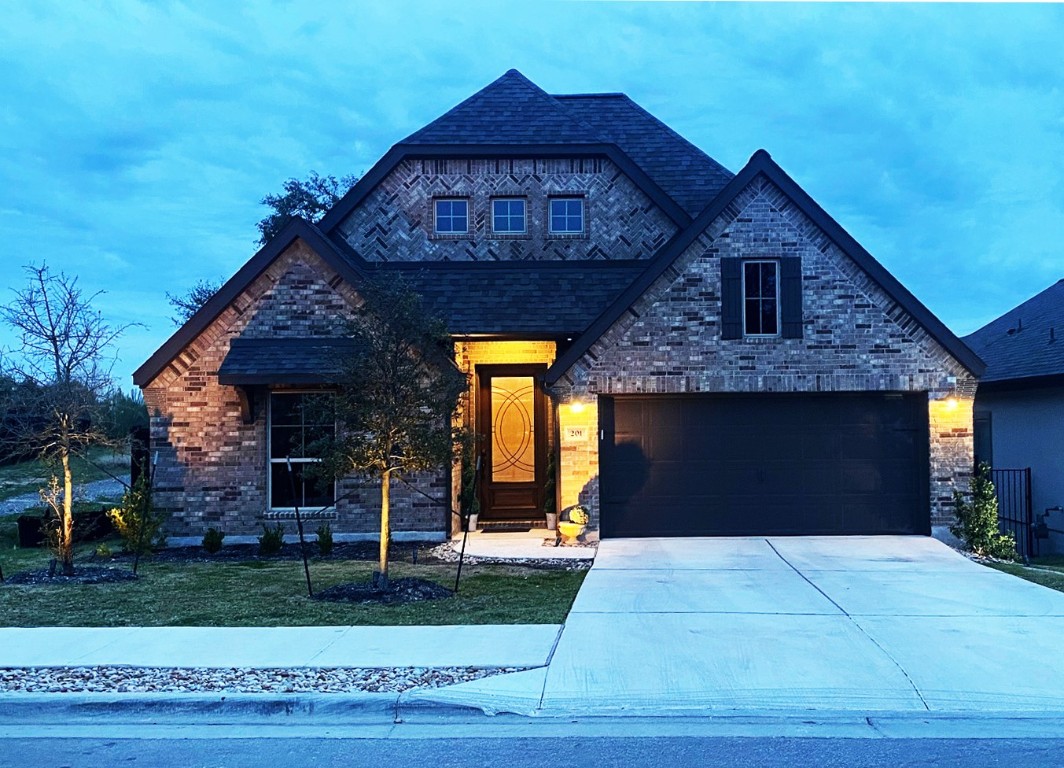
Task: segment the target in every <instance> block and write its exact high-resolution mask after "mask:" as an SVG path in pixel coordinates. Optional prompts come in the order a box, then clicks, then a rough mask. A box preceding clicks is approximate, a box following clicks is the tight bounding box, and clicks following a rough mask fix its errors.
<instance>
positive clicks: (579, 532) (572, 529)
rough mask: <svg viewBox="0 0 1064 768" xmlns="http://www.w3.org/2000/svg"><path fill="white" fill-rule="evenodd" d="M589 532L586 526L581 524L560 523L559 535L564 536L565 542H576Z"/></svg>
mask: <svg viewBox="0 0 1064 768" xmlns="http://www.w3.org/2000/svg"><path fill="white" fill-rule="evenodd" d="M586 530H587V526H586V525H580V524H579V523H570V522H561V523H558V533H560V534H561V535H562V538H563V539H565V541H575V540H576V539H578V538H579V537H581V536H583V535H584V531H586Z"/></svg>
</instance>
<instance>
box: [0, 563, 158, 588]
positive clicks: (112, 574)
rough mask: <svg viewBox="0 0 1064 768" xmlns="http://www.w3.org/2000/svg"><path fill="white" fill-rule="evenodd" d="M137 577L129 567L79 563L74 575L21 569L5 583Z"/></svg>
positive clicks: (97, 581)
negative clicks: (49, 573) (102, 566)
mask: <svg viewBox="0 0 1064 768" xmlns="http://www.w3.org/2000/svg"><path fill="white" fill-rule="evenodd" d="M136 579H137V577H136V576H135V575H134V574H133V571H131V570H129V569H128V568H101V567H99V566H95V565H77V566H75V568H74V575H73V576H64V575H63V574H61V573H59V572H58V571H56V574H55V575H54V576H49V575H48V569H47V568H42V569H40V570H37V571H20V572H19V573H15V574H12V575H11V576H8V577H7V579H6V580H5V582H4V583H5V584H16V585H24V586H25V585H29V586H36V585H42V584H115V583H118V582H120V581H136Z"/></svg>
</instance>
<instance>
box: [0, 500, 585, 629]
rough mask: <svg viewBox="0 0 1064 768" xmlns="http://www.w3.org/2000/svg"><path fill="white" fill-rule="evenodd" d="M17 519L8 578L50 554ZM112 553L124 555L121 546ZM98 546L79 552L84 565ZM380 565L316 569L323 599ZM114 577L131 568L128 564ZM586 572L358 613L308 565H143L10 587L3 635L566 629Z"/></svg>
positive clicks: (0, 526) (3, 550)
mask: <svg viewBox="0 0 1064 768" xmlns="http://www.w3.org/2000/svg"><path fill="white" fill-rule="evenodd" d="M14 536H15V524H14V519H13V518H10V517H9V518H0V567H2V568H3V571H4V574H5V575H11V574H13V573H16V572H18V571H22V570H28V569H37V568H43V567H46V565H47V563H48V559H49V557H50V555H49V553H48V552H47V551H44V550H40V549H16V548H13V544H14ZM108 545H109V546H110V547H111V548H112V549H114V550H116V551H117V550H118V547H119V545H118V542H115V541H110V542H108ZM93 547H94V545H89V544H84V545H80V546H79V547H78V549H77V555H76V562H83V561H84V558H85V557H87V556H88V555H89V554H90V553H91V552H92V551H93ZM374 566H375V563H371V562H366V561H355V560H348V561H343V560H340V561H338V560H313V559H312V560H311V578H312V581H313V584H314V588H315V591H320V590H322V589H324V588H326V587H330V586H332V585H334V584H342V583H347V582H358V581H369V579H370V577H371V574H372V572H373V570H374ZM113 567H118V568H126V567H129V566H128V565H127V564H126V563H121V564H114V566H113ZM456 567H457V566H456V565H455V564H453V563H452V564H432V563H430V564H419V565H412V564H410V563H407V562H395V561H393V562H392V564H391V567H390V569H389V570H390V576H391V578H393V579H398V578H403V577H405V576H414V577H418V578H422V579H430V580H432V581H436V582H438V583H440V584H442V585H444V586H446V587H448V588H451V587H453V586H454V576H455V570H456ZM585 573H586V572H585V571H560V570H542V569H536V568H527V567H518V566H504V565H475V566H470V565H466V567H465V568H464V569H463V571H462V581H461V584H460V587H459V593H458V594H457V595H454V596H451V597H448V598H445V599H443V600H432V601H425V602H419V603H407V604H404V605H391V606H386V605H358V604H349V603H336V602H324V601H318V600H311V599H309V598H308V597H307V592H306V582H305V580H304V575H303V564H302V562H300V561H298V560H256V561H249V562H232V561H217V562H204V563H199V562H188V563H163V562H159V563H154V562H152V561H151V560H150V559H149V560H145V561H142V562H141V566H140V569H139V576H140V577H139V578H138V579H137V580H136V581H130V582H120V583H117V584H87V585H59V584H57V585H33V586H18V585H11V584H5V585H0V626H8V627H67V626H78V627H122V626H146V627H163V626H228V627H249V626H265V627H275V626H314V625H358V624H361V625H389V624H393V625H409V624H560V623H561V622H563V621H564V620H565V616H566V614H567V613H568V612H569V608H570V607H571V606H572V603H573V599H574V598H575V597H576V593H577V590H579V589H580V584H581V583H582V582H583V579H584V575H585Z"/></svg>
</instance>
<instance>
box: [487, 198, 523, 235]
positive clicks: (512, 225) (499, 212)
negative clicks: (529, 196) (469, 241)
mask: <svg viewBox="0 0 1064 768" xmlns="http://www.w3.org/2000/svg"><path fill="white" fill-rule="evenodd" d="M491 231H492V232H494V233H495V234H497V235H523V234H525V201H524V200H522V199H521V198H499V199H497V200H492V201H491Z"/></svg>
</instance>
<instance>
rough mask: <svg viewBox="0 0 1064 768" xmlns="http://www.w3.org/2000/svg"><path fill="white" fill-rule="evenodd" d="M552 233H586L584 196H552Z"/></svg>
mask: <svg viewBox="0 0 1064 768" xmlns="http://www.w3.org/2000/svg"><path fill="white" fill-rule="evenodd" d="M549 218H550V234H552V235H582V234H584V198H582V197H552V198H551V199H550V217H549Z"/></svg>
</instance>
